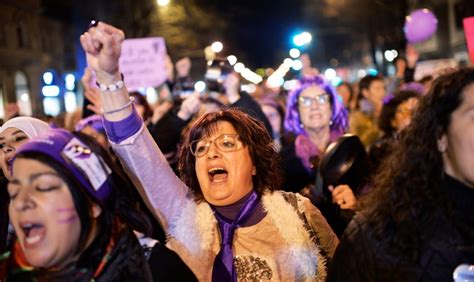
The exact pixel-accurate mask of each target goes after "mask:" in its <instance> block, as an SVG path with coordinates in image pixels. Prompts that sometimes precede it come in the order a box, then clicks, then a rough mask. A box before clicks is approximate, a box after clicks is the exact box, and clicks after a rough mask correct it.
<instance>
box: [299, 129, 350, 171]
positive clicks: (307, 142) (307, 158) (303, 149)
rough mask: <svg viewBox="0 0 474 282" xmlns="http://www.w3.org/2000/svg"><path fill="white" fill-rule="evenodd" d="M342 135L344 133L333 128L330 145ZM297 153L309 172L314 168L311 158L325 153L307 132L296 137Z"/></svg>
mask: <svg viewBox="0 0 474 282" xmlns="http://www.w3.org/2000/svg"><path fill="white" fill-rule="evenodd" d="M341 135H342V134H340V133H337V132H335V131H332V130H331V132H330V135H329V143H328V145H329V144H331V143H332V142H334V141H336V140H337V139H338V138H339V137H340V136H341ZM295 153H296V156H297V157H298V158H299V159H300V160H301V163H302V164H303V166H304V168H305V169H306V170H307V171H308V172H311V171H313V170H314V168H313V164H312V163H311V158H313V157H315V156H317V157H321V156H322V155H323V154H324V152H321V151H319V149H318V148H317V147H316V145H314V143H313V142H312V141H311V139H310V138H309V137H308V135H306V134H300V135H298V136H297V137H296V139H295Z"/></svg>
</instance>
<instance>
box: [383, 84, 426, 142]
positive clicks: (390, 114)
mask: <svg viewBox="0 0 474 282" xmlns="http://www.w3.org/2000/svg"><path fill="white" fill-rule="evenodd" d="M419 97H420V94H418V93H417V92H415V91H409V90H404V91H399V92H397V93H395V95H394V97H393V98H392V99H391V100H390V101H388V102H387V103H385V104H384V105H383V108H382V112H381V113H380V117H379V128H380V129H381V130H382V131H383V133H384V137H391V136H393V133H395V132H396V131H397V129H396V128H394V127H393V125H392V120H393V119H394V117H395V114H396V113H397V109H398V106H400V104H403V103H404V102H405V101H407V100H408V99H410V98H419Z"/></svg>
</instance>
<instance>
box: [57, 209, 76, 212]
mask: <svg viewBox="0 0 474 282" xmlns="http://www.w3.org/2000/svg"><path fill="white" fill-rule="evenodd" d="M75 210H76V209H75V208H59V209H56V211H57V212H70V211H75Z"/></svg>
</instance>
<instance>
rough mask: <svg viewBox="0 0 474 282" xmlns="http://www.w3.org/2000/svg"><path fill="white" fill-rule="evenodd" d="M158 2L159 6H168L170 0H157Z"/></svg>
mask: <svg viewBox="0 0 474 282" xmlns="http://www.w3.org/2000/svg"><path fill="white" fill-rule="evenodd" d="M156 3H158V5H159V6H166V5H168V4H169V3H170V0H157V1H156Z"/></svg>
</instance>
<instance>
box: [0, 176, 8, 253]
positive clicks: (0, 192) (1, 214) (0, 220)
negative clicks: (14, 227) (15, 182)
mask: <svg viewBox="0 0 474 282" xmlns="http://www.w3.org/2000/svg"><path fill="white" fill-rule="evenodd" d="M7 182H8V181H7V180H6V178H5V177H1V178H0V254H2V253H3V252H4V251H7V249H8V247H7V237H8V223H9V217H8V204H9V202H10V196H9V195H8V192H7Z"/></svg>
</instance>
